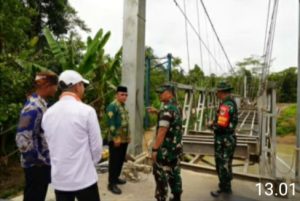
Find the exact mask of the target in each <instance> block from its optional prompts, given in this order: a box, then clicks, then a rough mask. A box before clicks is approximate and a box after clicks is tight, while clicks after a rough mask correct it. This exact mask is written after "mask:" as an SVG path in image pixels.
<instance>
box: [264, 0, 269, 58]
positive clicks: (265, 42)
mask: <svg viewBox="0 0 300 201" xmlns="http://www.w3.org/2000/svg"><path fill="white" fill-rule="evenodd" d="M270 9H271V0H269V3H268V12H267V20H266V30H265V40H264V50H263V53H265V51H266V46H267V35H268V26H269V19H270Z"/></svg>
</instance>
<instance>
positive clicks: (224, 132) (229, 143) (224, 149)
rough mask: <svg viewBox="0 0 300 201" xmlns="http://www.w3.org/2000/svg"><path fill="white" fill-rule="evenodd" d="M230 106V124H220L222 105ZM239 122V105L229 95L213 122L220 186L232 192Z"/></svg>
mask: <svg viewBox="0 0 300 201" xmlns="http://www.w3.org/2000/svg"><path fill="white" fill-rule="evenodd" d="M222 105H223V106H228V107H229V125H228V126H227V127H221V126H219V125H218V116H219V115H220V113H221V112H222V111H221V109H220V108H221V106H222ZM237 122H238V115H237V106H236V103H235V101H234V100H233V99H232V98H231V97H230V96H228V97H227V98H226V99H225V100H224V101H223V102H222V103H221V104H220V106H219V108H218V110H217V115H216V118H215V121H214V124H213V129H214V133H215V163H216V170H217V173H218V177H219V182H220V183H219V188H220V190H221V191H222V192H227V193H231V180H232V159H233V154H234V150H235V147H236V136H235V128H236V125H237Z"/></svg>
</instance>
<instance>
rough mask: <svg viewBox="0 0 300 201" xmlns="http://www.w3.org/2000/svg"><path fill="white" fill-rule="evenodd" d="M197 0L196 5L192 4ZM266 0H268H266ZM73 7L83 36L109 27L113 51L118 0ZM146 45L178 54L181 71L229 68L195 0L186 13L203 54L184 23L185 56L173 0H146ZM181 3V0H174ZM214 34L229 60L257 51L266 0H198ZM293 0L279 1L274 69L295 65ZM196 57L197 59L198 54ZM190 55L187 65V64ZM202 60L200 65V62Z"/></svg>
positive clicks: (119, 26) (119, 22) (117, 42)
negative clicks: (84, 27) (85, 29)
mask: <svg viewBox="0 0 300 201" xmlns="http://www.w3.org/2000/svg"><path fill="white" fill-rule="evenodd" d="M197 1H198V8H199V9H197ZM271 1H272V2H273V1H274V0H271ZM69 2H70V4H71V5H72V6H73V7H74V8H75V10H76V11H77V12H78V16H79V17H80V18H81V19H82V20H84V21H85V23H86V25H87V26H88V27H89V28H90V29H91V32H90V33H83V32H81V35H82V37H83V39H86V37H87V36H88V35H91V36H94V35H95V33H96V32H97V31H98V30H99V29H100V28H103V29H104V31H111V37H110V39H109V41H108V43H107V45H106V46H105V50H106V52H107V53H109V54H111V55H113V54H115V53H116V52H117V50H118V49H119V48H120V47H121V46H122V38H123V34H122V31H123V4H124V3H123V2H124V1H123V0H84V1H83V0H69ZM146 2H147V3H146V33H145V34H146V35H145V41H146V42H145V43H146V46H150V47H152V48H153V49H154V53H155V54H156V55H157V56H159V57H163V56H166V55H167V54H168V53H171V54H172V55H173V56H177V57H180V58H181V59H182V64H181V67H182V68H183V69H184V70H185V72H187V71H188V70H189V69H193V67H194V65H195V64H198V65H199V66H202V70H203V71H204V72H205V74H210V73H215V74H217V75H220V74H226V73H228V72H229V65H228V62H227V61H226V59H225V56H224V54H223V53H222V51H221V48H220V46H219V45H218V43H217V40H216V38H215V36H214V34H213V32H212V29H211V27H210V25H209V22H208V20H207V18H206V16H205V14H204V10H203V8H202V6H201V4H200V0H185V2H186V15H187V17H188V18H189V20H190V21H191V23H192V24H193V26H194V27H195V28H196V29H197V31H198V17H197V10H198V12H199V19H200V20H199V24H200V26H199V27H200V32H199V33H200V36H201V38H202V40H203V41H204V43H205V44H206V46H207V47H208V48H209V50H210V52H211V54H212V55H213V56H214V58H215V59H216V60H217V62H218V64H216V62H214V59H213V58H212V57H211V56H209V54H208V51H206V50H205V48H204V46H203V44H202V45H201V49H202V54H201V52H200V45H199V39H198V37H197V36H196V34H195V33H194V32H193V30H192V29H191V27H190V26H188V29H187V31H188V44H189V45H188V46H189V57H188V56H187V45H186V44H187V43H186V32H185V20H184V17H183V15H182V14H181V13H180V10H179V9H178V7H177V6H176V5H175V3H174V0H146ZM177 2H178V5H179V6H180V7H181V8H182V9H183V8H184V6H183V2H184V0H177ZM203 2H204V4H205V6H206V8H207V11H208V13H209V15H210V18H211V20H212V22H213V24H214V27H215V29H216V31H217V33H218V35H219V38H220V40H221V42H222V44H223V46H224V49H225V50H226V53H227V55H228V57H229V60H230V62H231V63H232V65H233V66H236V65H235V64H236V63H237V62H239V61H242V60H243V59H244V58H247V57H250V56H252V55H256V56H260V55H262V54H263V48H264V38H265V29H266V17H267V8H268V2H269V0H203ZM297 39H298V1H297V0H281V1H279V8H278V15H277V22H276V31H275V38H274V46H273V53H272V58H273V59H274V61H273V63H272V66H271V69H270V70H271V72H278V71H281V70H283V69H285V68H288V67H291V66H297V49H298V48H297V47H298V40H297ZM201 57H202V60H201ZM188 58H190V59H189V60H190V65H188ZM201 64H202V65H201Z"/></svg>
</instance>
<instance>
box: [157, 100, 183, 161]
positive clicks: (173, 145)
mask: <svg viewBox="0 0 300 201" xmlns="http://www.w3.org/2000/svg"><path fill="white" fill-rule="evenodd" d="M159 127H167V128H169V129H168V131H167V133H166V136H165V139H164V141H163V143H162V145H161V147H160V148H159V149H158V153H157V161H158V162H162V163H166V164H168V163H172V162H174V161H176V159H178V158H179V157H180V156H181V155H182V143H181V140H182V119H181V114H180V112H179V110H178V108H177V106H176V103H175V99H171V100H170V101H169V103H167V104H164V105H163V107H162V109H161V110H160V111H159V114H158V122H157V130H158V128H159Z"/></svg>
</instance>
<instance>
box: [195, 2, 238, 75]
mask: <svg viewBox="0 0 300 201" xmlns="http://www.w3.org/2000/svg"><path fill="white" fill-rule="evenodd" d="M200 2H201V5H202V7H203V9H204V12H205V14H206V16H207V18H208V21H209V23H210V25H211V27H212V29H213V32H214V33H215V36H216V38H217V40H218V42H219V45H220V46H221V49H222V51H223V53H224V55H225V57H226V60H227V62H228V64H229V66H230V69H231V71H232V73H234V72H235V71H234V68H233V66H232V64H231V62H230V60H229V58H228V55H227V53H226V51H225V49H224V46H223V44H222V43H221V40H220V38H219V36H218V34H217V31H216V29H215V26H214V24H213V23H212V20H211V19H210V16H209V14H208V12H207V9H206V7H205V5H204V3H203V0H200Z"/></svg>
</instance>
